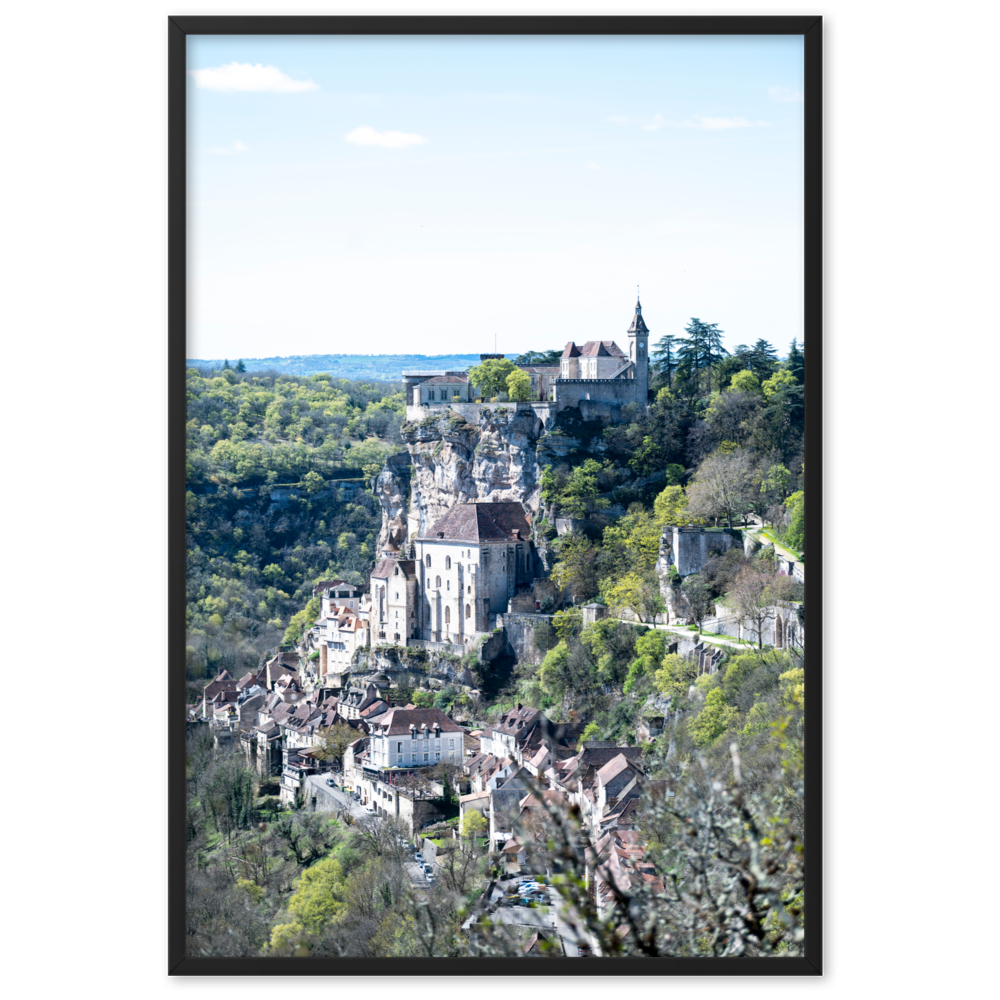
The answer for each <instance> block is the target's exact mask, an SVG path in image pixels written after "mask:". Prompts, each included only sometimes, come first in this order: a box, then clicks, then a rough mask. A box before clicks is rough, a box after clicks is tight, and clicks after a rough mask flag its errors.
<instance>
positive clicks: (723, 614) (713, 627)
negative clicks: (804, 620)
mask: <svg viewBox="0 0 1000 1000" xmlns="http://www.w3.org/2000/svg"><path fill="white" fill-rule="evenodd" d="M715 610H716V617H715V618H710V619H708V620H707V621H705V622H704V624H703V626H702V627H703V629H704V630H705V631H706V632H716V633H718V634H719V635H731V636H732V637H733V638H734V639H747V640H749V641H750V642H754V643H755V642H757V633H756V631H755V630H754V629H750V628H747V627H746V626H745V625H741V624H740V622H739V619H738V618H737V617H736V613H735V612H734V611H733V609H732V608H727V607H726V606H725V605H723V604H719V603H716V607H715ZM767 610H768V613H769V614H771V615H773V617H772V618H770V619H768V620H767V621H766V622H764V624H763V628H762V633H763V634H762V636H761V639H762V641H763V643H764V645H765V646H774V647H776V648H778V649H801V648H803V647H804V646H805V644H806V630H805V626H804V625H802V624H801V623H800V622H799V618H798V612H797V611H796V605H792V606H791V607H778V606H774V607H771V608H768V609H767Z"/></svg>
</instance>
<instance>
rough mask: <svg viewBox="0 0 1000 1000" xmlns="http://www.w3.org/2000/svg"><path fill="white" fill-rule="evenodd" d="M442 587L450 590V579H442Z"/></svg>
mask: <svg viewBox="0 0 1000 1000" xmlns="http://www.w3.org/2000/svg"><path fill="white" fill-rule="evenodd" d="M444 589H445V590H451V580H445V581H444Z"/></svg>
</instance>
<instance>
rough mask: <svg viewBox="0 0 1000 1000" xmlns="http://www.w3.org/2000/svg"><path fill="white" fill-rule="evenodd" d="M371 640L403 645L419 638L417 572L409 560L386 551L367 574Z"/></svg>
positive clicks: (373, 642)
mask: <svg viewBox="0 0 1000 1000" xmlns="http://www.w3.org/2000/svg"><path fill="white" fill-rule="evenodd" d="M371 594H372V606H371V622H370V624H371V643H372V645H377V644H378V643H380V642H388V643H392V644H393V645H396V646H405V645H406V641H407V639H417V638H419V635H418V631H419V625H418V621H417V606H418V599H417V575H416V573H415V572H414V562H413V560H412V559H401V558H400V556H399V553H398V552H395V553H393V552H391V551H388V550H387V551H386V553H385V555H384V556H383V558H382V559H380V560H379V563H378V565H377V566H376V567H375V569H374V570H372V575H371Z"/></svg>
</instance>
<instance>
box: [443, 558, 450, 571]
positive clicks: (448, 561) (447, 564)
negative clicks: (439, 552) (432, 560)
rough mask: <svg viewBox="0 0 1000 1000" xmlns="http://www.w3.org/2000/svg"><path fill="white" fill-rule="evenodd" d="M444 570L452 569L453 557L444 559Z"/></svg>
mask: <svg viewBox="0 0 1000 1000" xmlns="http://www.w3.org/2000/svg"><path fill="white" fill-rule="evenodd" d="M444 568H445V569H451V556H445V557H444Z"/></svg>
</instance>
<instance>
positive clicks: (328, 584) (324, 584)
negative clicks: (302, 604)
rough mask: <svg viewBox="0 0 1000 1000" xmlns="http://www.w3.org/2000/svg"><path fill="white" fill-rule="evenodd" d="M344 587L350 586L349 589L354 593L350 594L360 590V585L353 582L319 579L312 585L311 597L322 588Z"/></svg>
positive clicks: (339, 588) (337, 588)
mask: <svg viewBox="0 0 1000 1000" xmlns="http://www.w3.org/2000/svg"><path fill="white" fill-rule="evenodd" d="M344 587H350V588H351V590H353V591H355V594H354V595H350V596H356V593H357V592H359V591H360V590H361V588H360V587H358V586H357V585H355V584H353V583H348V582H347V581H346V580H320V582H319V583H317V584H316V586H315V587H313V597H315V596H316V595H317V594H319V593H320V591H323V590H334V589H336V590H341V589H343V588H344Z"/></svg>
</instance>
